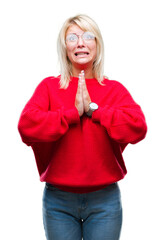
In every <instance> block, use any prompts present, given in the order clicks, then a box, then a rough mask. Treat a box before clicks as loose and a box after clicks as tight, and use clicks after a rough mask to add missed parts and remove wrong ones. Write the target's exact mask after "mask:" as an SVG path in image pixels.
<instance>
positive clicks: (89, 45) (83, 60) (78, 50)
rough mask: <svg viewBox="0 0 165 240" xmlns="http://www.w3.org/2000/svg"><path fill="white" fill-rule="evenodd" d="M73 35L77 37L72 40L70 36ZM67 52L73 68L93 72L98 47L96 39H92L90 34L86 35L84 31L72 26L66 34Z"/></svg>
mask: <svg viewBox="0 0 165 240" xmlns="http://www.w3.org/2000/svg"><path fill="white" fill-rule="evenodd" d="M73 33H74V34H75V35H73V38H72V35H70V34H73ZM70 36H71V38H70ZM93 36H94V35H93ZM74 38H75V39H74ZM72 40H73V41H72ZM66 51H67V56H68V58H69V60H70V61H71V63H72V67H73V68H78V69H79V68H81V69H82V68H83V69H84V70H85V68H91V71H92V67H93V62H94V61H95V58H96V54H97V47H96V40H95V37H93V38H92V35H91V34H90V33H87V34H86V33H85V34H84V31H83V30H82V29H81V28H79V27H78V26H77V25H71V26H70V27H69V28H68V30H67V32H66Z"/></svg>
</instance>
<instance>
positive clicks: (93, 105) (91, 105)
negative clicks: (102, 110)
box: [86, 102, 99, 117]
mask: <svg viewBox="0 0 165 240" xmlns="http://www.w3.org/2000/svg"><path fill="white" fill-rule="evenodd" d="M98 108H99V106H98V105H97V103H94V102H90V103H89V108H88V111H87V112H86V115H87V116H88V117H92V114H93V112H95V111H96V110H97V109H98Z"/></svg>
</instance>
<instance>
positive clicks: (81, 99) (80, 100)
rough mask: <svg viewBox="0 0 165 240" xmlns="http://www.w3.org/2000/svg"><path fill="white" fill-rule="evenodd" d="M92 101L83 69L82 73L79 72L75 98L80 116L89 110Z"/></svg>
mask: <svg viewBox="0 0 165 240" xmlns="http://www.w3.org/2000/svg"><path fill="white" fill-rule="evenodd" d="M90 102H91V98H90V96H89V92H88V90H87V86H86V82H85V75H84V71H81V73H80V74H79V80H78V88H77V93H76V98H75V107H76V108H77V110H78V112H79V116H80V117H81V116H82V115H83V113H84V112H85V113H86V112H88V110H89V103H90Z"/></svg>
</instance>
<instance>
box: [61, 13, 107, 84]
mask: <svg viewBox="0 0 165 240" xmlns="http://www.w3.org/2000/svg"><path fill="white" fill-rule="evenodd" d="M73 24H76V25H77V26H79V27H80V28H81V29H82V30H83V31H90V32H92V33H93V34H94V35H95V37H96V45H97V56H96V60H95V61H94V63H93V74H94V77H95V78H96V79H97V80H98V82H99V83H100V84H102V81H103V79H104V76H103V71H104V69H103V68H104V44H103V39H102V36H101V32H100V30H99V28H98V26H97V24H96V23H95V21H94V20H93V19H91V18H90V17H89V16H87V15H76V16H74V17H71V18H69V19H67V20H66V21H65V23H64V24H63V26H62V28H61V31H60V33H59V36H58V40H57V52H58V57H59V62H60V73H61V79H60V87H61V88H67V87H68V85H69V81H70V76H72V64H71V62H70V60H69V58H68V57H67V52H66V43H65V37H66V31H67V29H68V28H69V27H70V25H73Z"/></svg>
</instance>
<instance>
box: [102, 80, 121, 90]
mask: <svg viewBox="0 0 165 240" xmlns="http://www.w3.org/2000/svg"><path fill="white" fill-rule="evenodd" d="M103 84H104V85H105V86H107V87H110V88H114V89H126V88H125V86H124V85H123V84H122V83H121V82H119V81H117V80H110V79H108V78H105V79H104V81H103Z"/></svg>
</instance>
